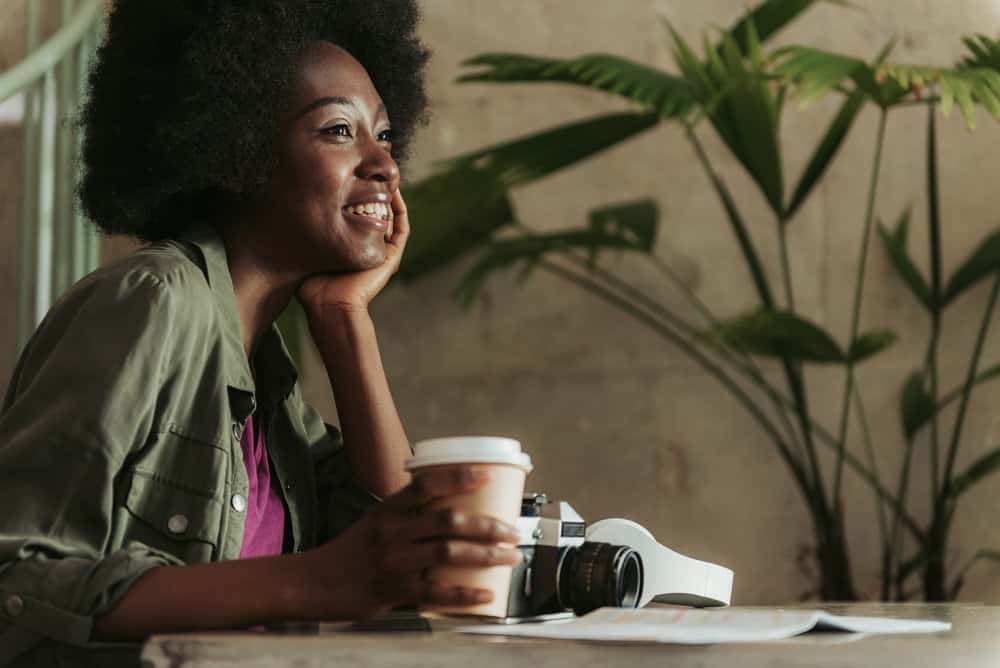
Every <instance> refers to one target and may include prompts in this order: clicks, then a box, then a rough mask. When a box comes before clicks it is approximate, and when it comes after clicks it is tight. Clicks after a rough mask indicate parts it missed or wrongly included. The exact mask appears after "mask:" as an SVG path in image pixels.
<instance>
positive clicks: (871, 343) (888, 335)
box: [847, 329, 896, 362]
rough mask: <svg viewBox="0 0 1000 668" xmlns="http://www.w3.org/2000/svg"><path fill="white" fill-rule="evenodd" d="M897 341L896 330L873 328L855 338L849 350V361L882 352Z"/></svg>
mask: <svg viewBox="0 0 1000 668" xmlns="http://www.w3.org/2000/svg"><path fill="white" fill-rule="evenodd" d="M895 342H896V332H894V331H892V330H891V329H873V330H872V331H870V332H865V333H863V334H861V335H860V336H859V337H858V338H856V339H854V341H853V342H852V343H851V347H850V348H849V349H848V351H847V359H848V361H849V362H861V361H863V360H866V359H868V358H869V357H871V356H873V355H875V354H877V353H880V352H882V351H883V350H885V349H886V348H888V347H889V346H891V345H892V344H893V343H895Z"/></svg>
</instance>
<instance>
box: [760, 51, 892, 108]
mask: <svg viewBox="0 0 1000 668" xmlns="http://www.w3.org/2000/svg"><path fill="white" fill-rule="evenodd" d="M771 60H772V62H773V71H774V73H775V74H777V75H778V76H780V77H783V78H785V79H787V80H788V81H789V82H790V83H792V84H793V85H794V86H795V89H796V93H797V95H798V97H799V101H800V102H801V104H802V105H803V106H805V105H808V104H810V103H811V102H813V101H815V100H817V99H819V98H820V97H823V96H824V95H827V94H828V93H830V92H832V91H834V90H836V89H838V88H839V87H840V86H842V85H843V84H844V83H845V82H846V81H853V82H854V85H855V86H856V87H857V88H858V90H860V91H862V92H863V93H864V94H865V95H867V96H868V97H869V98H871V99H872V100H874V101H876V102H878V101H879V100H880V99H881V97H882V89H881V87H880V86H879V84H878V82H877V81H876V79H875V72H874V69H873V68H872V67H871V66H870V65H869V64H868V63H866V62H865V61H863V60H861V59H860V58H853V57H851V56H843V55H840V54H837V53H831V52H829V51H823V50H822V49H814V48H812V47H806V46H786V47H783V48H781V49H778V50H777V51H775V52H774V53H773V54H771Z"/></svg>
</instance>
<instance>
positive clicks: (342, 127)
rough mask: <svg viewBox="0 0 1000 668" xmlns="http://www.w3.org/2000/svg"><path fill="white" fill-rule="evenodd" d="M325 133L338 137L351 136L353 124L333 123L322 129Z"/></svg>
mask: <svg viewBox="0 0 1000 668" xmlns="http://www.w3.org/2000/svg"><path fill="white" fill-rule="evenodd" d="M320 132H322V133H323V134H325V135H335V136H337V137H350V136H352V135H351V126H350V125H348V124H347V123H337V124H336V125H331V126H329V127H325V128H323V129H322V130H320Z"/></svg>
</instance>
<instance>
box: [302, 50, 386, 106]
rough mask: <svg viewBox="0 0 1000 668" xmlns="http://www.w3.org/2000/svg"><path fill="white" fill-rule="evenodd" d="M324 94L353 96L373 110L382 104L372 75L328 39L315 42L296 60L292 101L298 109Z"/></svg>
mask: <svg viewBox="0 0 1000 668" xmlns="http://www.w3.org/2000/svg"><path fill="white" fill-rule="evenodd" d="M324 97H346V98H350V99H356V101H357V102H359V103H362V104H364V105H365V106H368V107H369V109H370V110H371V111H373V112H377V111H378V110H379V107H380V106H381V104H382V98H381V97H380V96H379V94H378V91H376V90H375V85H374V84H373V83H372V80H371V77H369V76H368V72H367V71H366V70H365V68H364V67H363V66H362V65H361V63H359V62H358V61H357V59H355V58H354V56H352V55H351V54H350V53H348V52H347V51H345V50H344V49H342V48H341V47H339V46H337V45H336V44H332V43H331V42H315V43H313V44H312V45H311V46H310V47H309V49H308V50H307V51H306V52H305V54H304V55H303V56H302V59H301V60H300V61H299V67H298V71H297V73H296V78H295V84H294V85H293V86H292V104H293V107H295V108H297V109H301V108H303V107H305V106H306V105H309V104H310V103H311V102H313V101H314V100H316V99H319V98H324Z"/></svg>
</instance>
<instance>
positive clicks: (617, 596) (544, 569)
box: [507, 494, 643, 618]
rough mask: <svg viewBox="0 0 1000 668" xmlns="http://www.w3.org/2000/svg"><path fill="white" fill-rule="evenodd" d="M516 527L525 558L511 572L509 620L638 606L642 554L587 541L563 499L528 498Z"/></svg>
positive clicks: (584, 530) (576, 516) (580, 522)
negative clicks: (613, 607)
mask: <svg viewBox="0 0 1000 668" xmlns="http://www.w3.org/2000/svg"><path fill="white" fill-rule="evenodd" d="M517 528H518V532H519V533H520V540H519V545H518V548H519V549H520V550H521V553H522V555H523V557H524V558H523V559H522V560H521V563H520V564H518V565H517V566H515V567H514V570H513V573H512V575H511V583H510V590H509V593H508V598H507V617H508V618H534V617H541V616H547V615H551V614H554V613H566V612H567V611H570V610H571V611H573V612H574V613H576V614H578V615H582V614H585V613H587V612H590V611H591V610H594V609H596V608H599V607H602V606H617V607H627V608H635V607H638V605H639V601H640V598H641V595H642V586H643V564H642V559H641V557H640V556H639V554H638V553H637V552H636V551H635V550H633V549H631V548H630V547H628V546H621V545H612V544H610V543H604V542H594V541H587V524H586V522H585V521H584V520H583V518H582V517H580V515H579V514H578V513H577V512H576V511H575V510H573V508H572V506H570V505H569V504H568V503H566V502H565V501H559V502H554V503H549V502H548V499H547V498H546V496H545V495H544V494H530V495H527V496H525V497H524V499H523V501H522V504H521V516H520V518H518V521H517Z"/></svg>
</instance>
